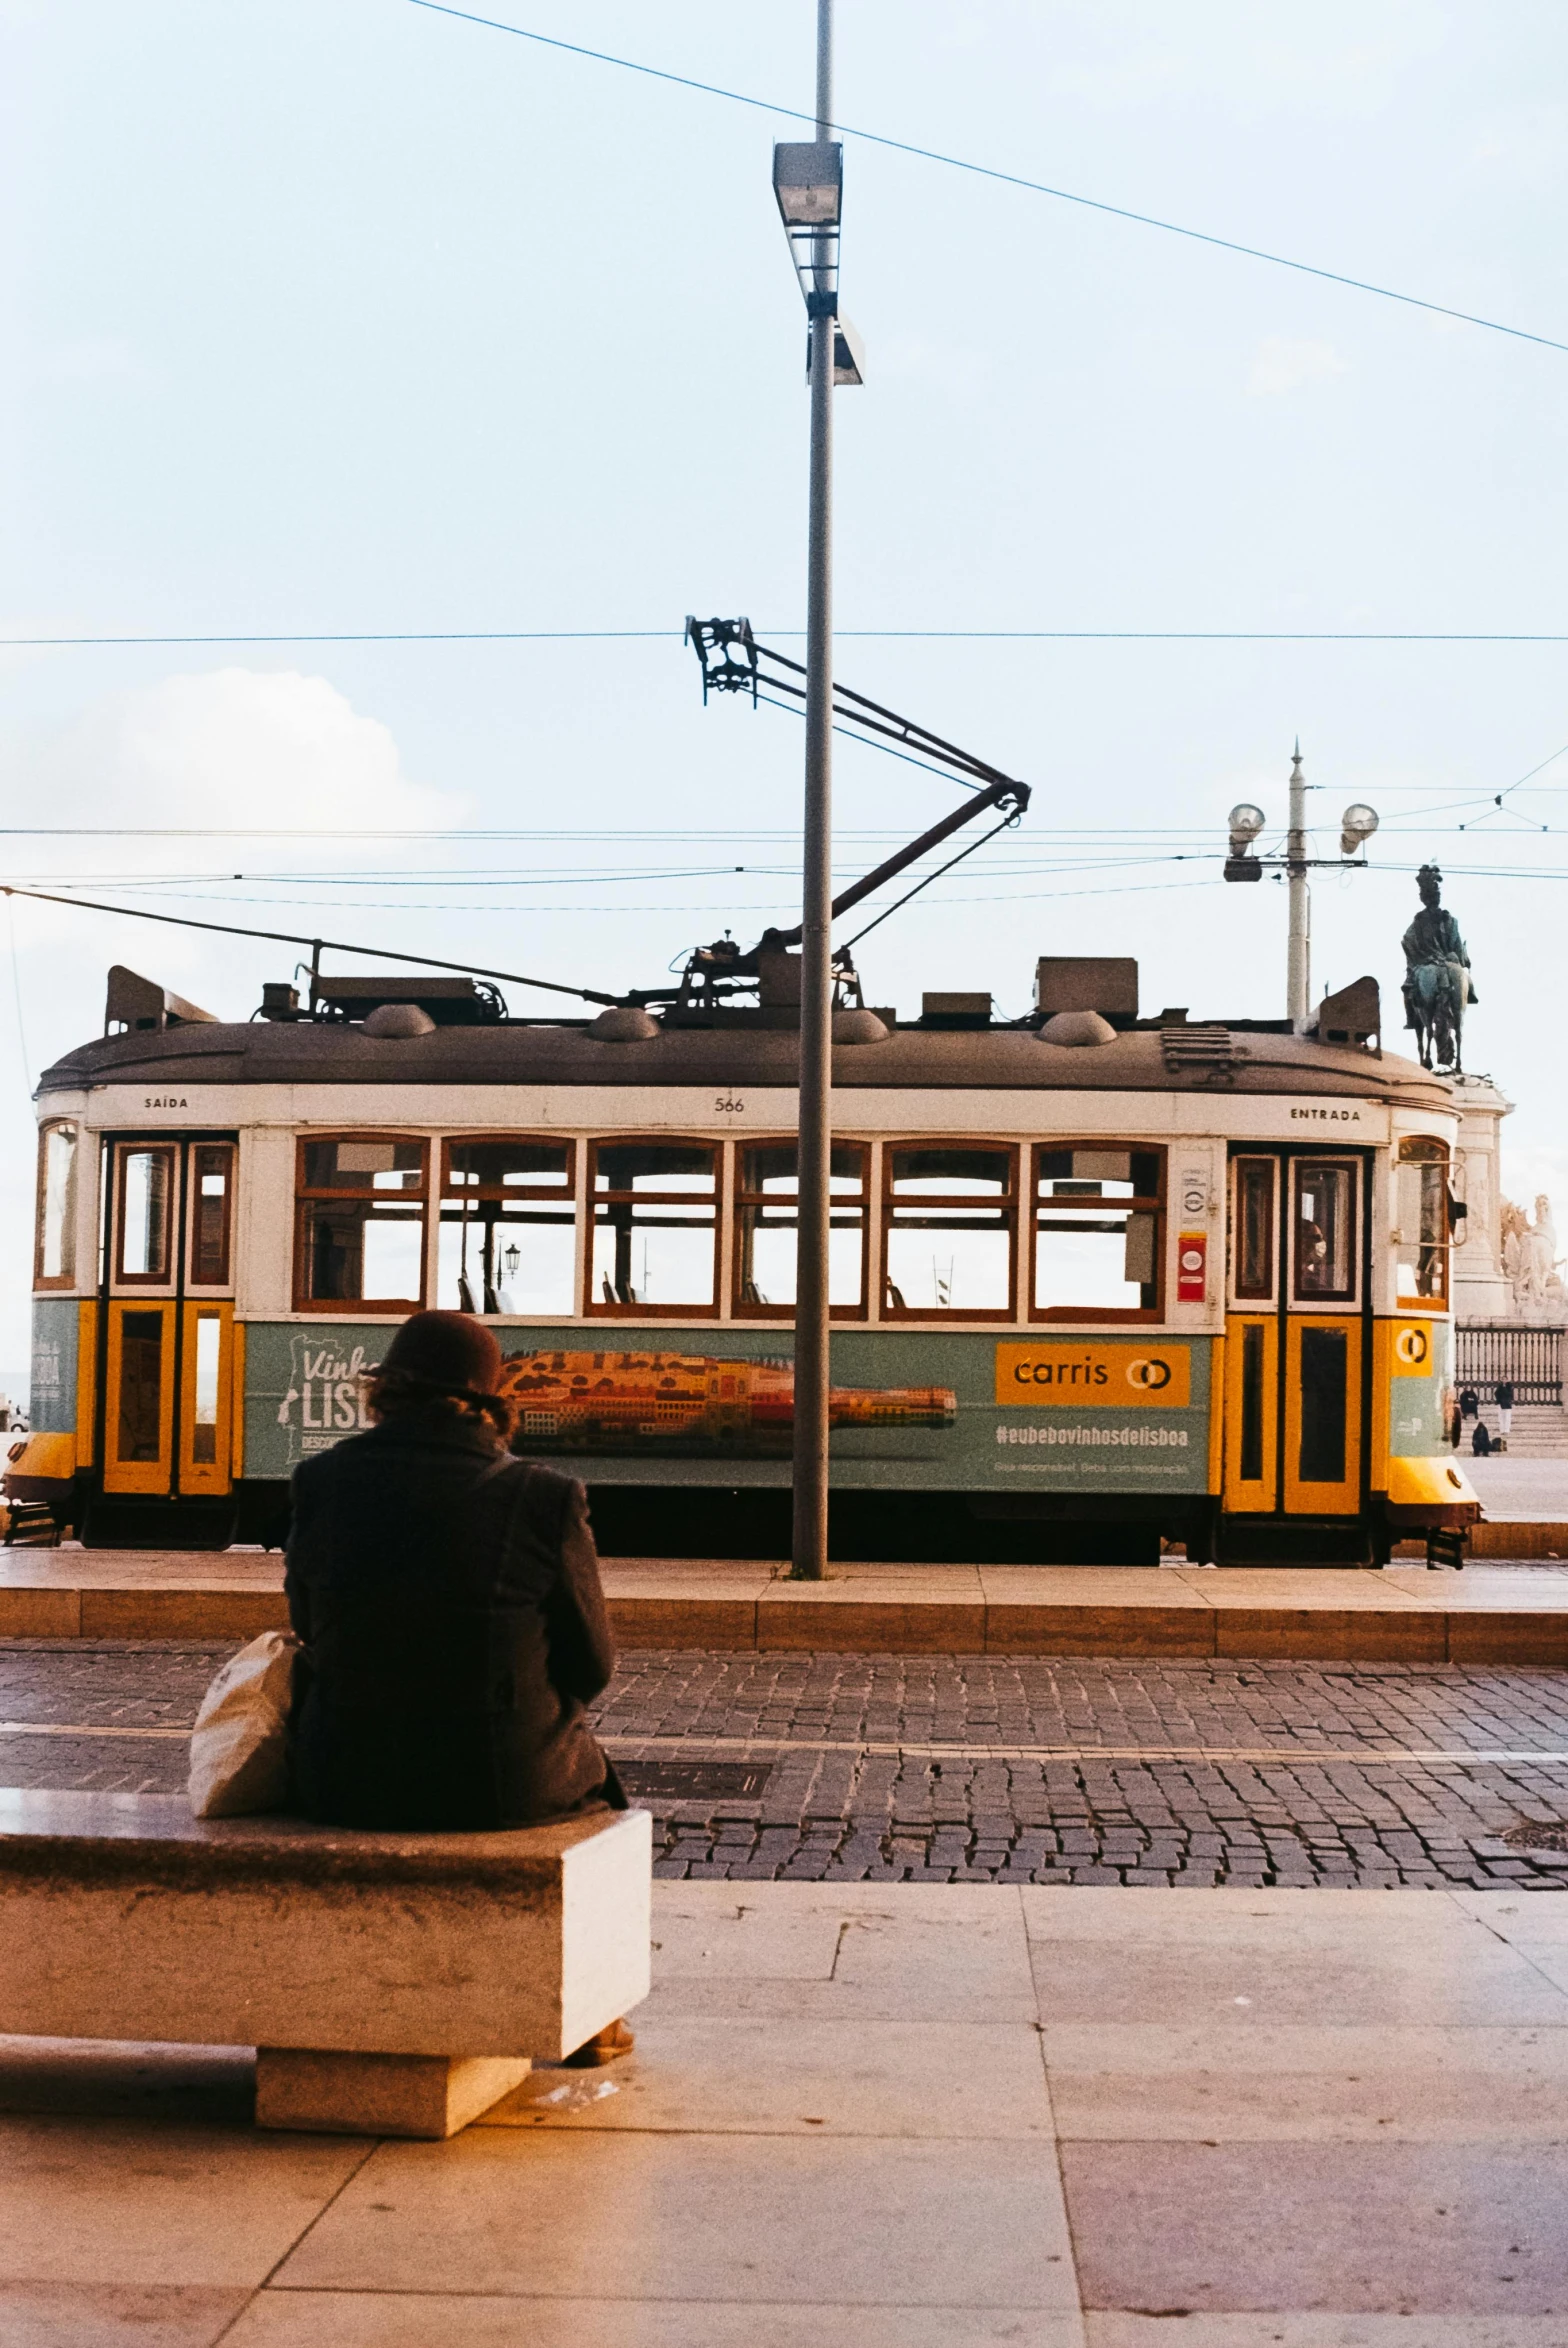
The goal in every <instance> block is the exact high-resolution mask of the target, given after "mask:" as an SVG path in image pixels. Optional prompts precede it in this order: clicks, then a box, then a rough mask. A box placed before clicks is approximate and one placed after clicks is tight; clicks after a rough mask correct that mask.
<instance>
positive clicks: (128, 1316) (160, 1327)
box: [114, 1312, 165, 1465]
mask: <svg viewBox="0 0 1568 2348" xmlns="http://www.w3.org/2000/svg"><path fill="white" fill-rule="evenodd" d="M164 1325H165V1315H164V1314H163V1313H161V1312H151V1313H125V1314H122V1316H121V1320H120V1392H119V1407H118V1410H117V1412H116V1418H115V1451H114V1455H115V1458H116V1459H118V1460H122V1461H125V1462H126V1463H127V1464H140V1465H145V1464H147V1463H148V1462H150V1461H154V1460H156V1459H158V1458H159V1456H160V1455H161V1452H162V1449H163V1332H164Z"/></svg>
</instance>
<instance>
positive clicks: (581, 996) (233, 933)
mask: <svg viewBox="0 0 1568 2348" xmlns="http://www.w3.org/2000/svg"><path fill="white" fill-rule="evenodd" d="M0 896H4V897H7V898H10V897H33V898H36V899H37V900H38V902H39V903H40V904H44V905H76V906H79V907H81V909H82V910H83V911H84V912H88V913H118V914H119V915H120V916H121V917H122V918H123V919H124V920H127V921H163V922H167V923H169V924H170V926H171V927H172V928H175V929H210V930H217V931H220V932H221V933H222V934H223V936H225V937H231V938H267V939H269V940H270V941H271V943H272V944H274V945H280V946H310V947H312V948H314V950H315V952H316V953H317V954H321V953H323V952H325V951H328V950H330V951H331V952H332V953H334V954H366V955H368V956H370V958H371V959H372V960H373V961H376V962H391V961H399V962H417V963H418V964H419V965H420V967H421V969H424V970H460V971H463V972H465V973H466V974H467V975H468V976H469V977H470V978H496V979H500V980H501V981H502V983H503V984H504V985H506V986H530V987H541V988H543V989H544V991H545V992H546V993H547V994H552V995H575V996H576V997H577V998H578V1000H579V1001H580V1002H584V1003H608V1004H611V1005H613V1004H615V1003H616V1002H617V1001H618V999H619V998H618V997H617V996H615V995H603V994H598V993H596V992H595V991H594V989H593V988H592V987H584V986H563V985H562V984H561V982H560V980H559V979H554V978H524V977H523V976H522V974H521V972H519V971H516V970H482V969H481V968H480V966H479V964H478V963H477V962H453V961H452V960H451V959H450V958H449V957H448V956H446V955H444V954H409V953H405V952H404V950H403V948H402V947H401V946H392V947H389V946H351V945H348V944H346V943H345V941H344V940H343V939H342V938H312V937H300V936H297V935H296V934H295V933H294V932H293V931H291V930H283V929H241V928H240V927H239V926H238V925H237V924H236V923H234V922H232V921H197V920H196V919H195V918H194V916H193V915H191V914H189V913H151V912H148V911H147V910H146V908H145V907H143V906H140V905H101V904H99V903H97V902H96V901H95V900H94V899H93V898H91V897H60V896H55V895H53V894H51V893H50V891H49V890H47V889H23V888H18V887H17V886H16V885H15V884H14V883H12V882H0Z"/></svg>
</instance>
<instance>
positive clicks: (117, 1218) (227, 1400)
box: [99, 1137, 237, 1495]
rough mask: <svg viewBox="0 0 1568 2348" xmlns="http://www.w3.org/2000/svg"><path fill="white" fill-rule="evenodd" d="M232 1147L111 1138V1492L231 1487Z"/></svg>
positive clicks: (107, 1334) (107, 1412) (104, 1444)
mask: <svg viewBox="0 0 1568 2348" xmlns="http://www.w3.org/2000/svg"><path fill="white" fill-rule="evenodd" d="M236 1156H237V1150H236V1146H235V1143H234V1142H233V1141H232V1140H217V1141H205V1140H203V1141H188V1140H183V1139H178V1140H176V1139H170V1140H161V1139H160V1140H149V1139H143V1138H140V1137H138V1138H137V1139H136V1140H133V1141H114V1142H111V1143H110V1144H109V1145H108V1167H107V1176H108V1216H107V1225H106V1230H105V1235H104V1269H105V1280H104V1286H105V1296H104V1375H103V1418H102V1425H101V1428H100V1430H99V1438H100V1442H101V1450H100V1452H99V1457H100V1458H101V1459H102V1461H103V1488H104V1490H105V1491H106V1492H145V1493H161V1494H170V1493H175V1492H180V1493H191V1494H197V1493H201V1494H212V1495H220V1494H222V1493H225V1492H227V1491H229V1490H230V1488H231V1485H232V1482H233V1473H232V1449H233V1440H232V1437H233V1414H234V1345H235V1337H234V1262H233V1257H234V1173H235V1159H236Z"/></svg>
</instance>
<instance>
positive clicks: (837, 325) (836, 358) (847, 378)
mask: <svg viewBox="0 0 1568 2348" xmlns="http://www.w3.org/2000/svg"><path fill="white" fill-rule="evenodd" d="M833 380H834V382H835V383H864V382H865V380H866V346H865V344H864V343H863V342H862V341H861V339H860V335H859V332H858V331H857V329H856V328H855V327H854V326H853V325H852V324H851V322H850V320H849V319H848V318H846V317H844V316H843V314H842V313H840V314H839V315H838V316H837V317H836V318H835V319H834V321H833ZM806 381H807V382H808V383H809V382H810V381H811V337H810V335H809V334H808V335H807V337H806Z"/></svg>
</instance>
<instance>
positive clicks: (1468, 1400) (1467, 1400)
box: [1459, 1386, 1481, 1419]
mask: <svg viewBox="0 0 1568 2348" xmlns="http://www.w3.org/2000/svg"><path fill="white" fill-rule="evenodd" d="M1480 1408H1481V1397H1480V1395H1479V1394H1477V1392H1476V1390H1475V1388H1474V1387H1473V1386H1466V1387H1463V1388H1462V1389H1461V1390H1460V1395H1459V1416H1460V1417H1461V1418H1462V1419H1473V1418H1474V1417H1475V1416H1476V1415H1477V1413H1478V1412H1479V1410H1480Z"/></svg>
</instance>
